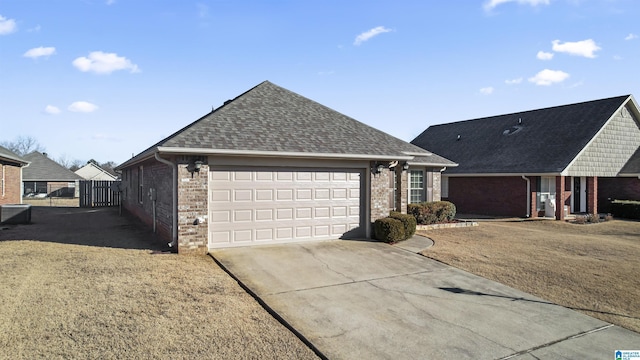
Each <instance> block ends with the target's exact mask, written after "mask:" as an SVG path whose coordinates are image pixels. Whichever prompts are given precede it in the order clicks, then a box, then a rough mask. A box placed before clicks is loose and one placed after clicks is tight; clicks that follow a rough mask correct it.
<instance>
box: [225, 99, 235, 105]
mask: <svg viewBox="0 0 640 360" xmlns="http://www.w3.org/2000/svg"><path fill="white" fill-rule="evenodd" d="M232 101H233V100H227V101H225V102H224V104H223V105H227V104H228V103H230V102H232Z"/></svg>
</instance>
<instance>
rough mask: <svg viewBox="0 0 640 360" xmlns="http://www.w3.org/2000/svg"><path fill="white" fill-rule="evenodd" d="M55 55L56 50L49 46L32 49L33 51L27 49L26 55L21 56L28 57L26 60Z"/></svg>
mask: <svg viewBox="0 0 640 360" xmlns="http://www.w3.org/2000/svg"><path fill="white" fill-rule="evenodd" d="M55 53H56V48H54V47H52V46H50V47H42V46H40V47H37V48H33V49H29V50H27V52H26V53H24V54H23V55H22V56H24V57H28V58H32V59H37V58H39V57H42V56H46V57H49V56H51V55H53V54H55Z"/></svg>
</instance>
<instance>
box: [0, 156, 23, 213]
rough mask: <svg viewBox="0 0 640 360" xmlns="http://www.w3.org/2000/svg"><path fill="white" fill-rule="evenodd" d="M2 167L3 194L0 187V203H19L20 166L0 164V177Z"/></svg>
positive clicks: (20, 185)
mask: <svg viewBox="0 0 640 360" xmlns="http://www.w3.org/2000/svg"><path fill="white" fill-rule="evenodd" d="M2 169H4V195H3V194H2V192H1V190H2V189H0V205H4V204H20V201H21V199H20V188H21V187H22V184H21V183H20V167H19V166H14V165H10V164H2V165H0V177H1V176H2Z"/></svg>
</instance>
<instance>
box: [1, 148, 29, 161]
mask: <svg viewBox="0 0 640 360" xmlns="http://www.w3.org/2000/svg"><path fill="white" fill-rule="evenodd" d="M0 160H4V161H7V162H11V163H14V164H18V165H26V164H28V163H29V162H28V161H27V160H25V159H23V158H22V157H21V156H20V155H18V154H16V153H14V152H13V151H11V150H9V149H7V148H5V147H3V146H0Z"/></svg>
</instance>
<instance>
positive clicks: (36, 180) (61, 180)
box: [22, 177, 85, 183]
mask: <svg viewBox="0 0 640 360" xmlns="http://www.w3.org/2000/svg"><path fill="white" fill-rule="evenodd" d="M82 180H85V179H46V180H45V179H26V178H24V177H23V178H22V182H25V181H35V182H68V183H70V182H76V181H82Z"/></svg>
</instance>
